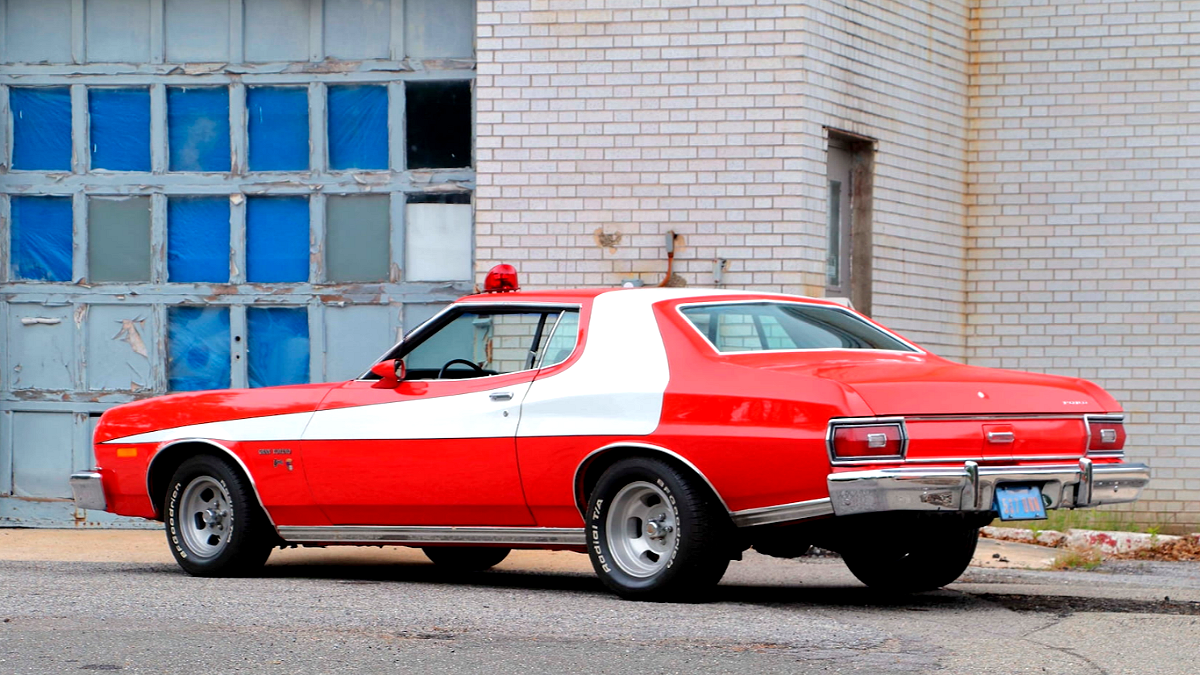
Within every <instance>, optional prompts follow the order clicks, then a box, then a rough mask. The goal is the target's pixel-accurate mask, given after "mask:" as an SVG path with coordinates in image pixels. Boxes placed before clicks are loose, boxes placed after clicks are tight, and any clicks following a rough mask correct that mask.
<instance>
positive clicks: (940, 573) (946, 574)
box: [842, 521, 979, 593]
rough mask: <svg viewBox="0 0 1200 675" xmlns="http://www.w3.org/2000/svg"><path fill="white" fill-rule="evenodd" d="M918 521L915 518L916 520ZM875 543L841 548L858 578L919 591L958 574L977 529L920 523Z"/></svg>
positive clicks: (966, 562)
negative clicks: (904, 531)
mask: <svg viewBox="0 0 1200 675" xmlns="http://www.w3.org/2000/svg"><path fill="white" fill-rule="evenodd" d="M918 522H919V521H918ZM906 529H909V530H910V532H909V533H907V534H905V533H903V532H902V533H900V534H898V535H897V536H895V537H893V538H889V539H885V540H884V541H880V542H877V544H876V545H871V546H860V547H855V548H853V549H850V550H844V551H842V560H843V561H845V563H846V566H847V567H849V568H850V572H852V573H853V574H854V576H856V577H858V580H859V581H861V582H863V583H864V584H866V585H867V586H870V587H871V588H873V589H876V590H881V591H884V592H888V593H920V592H922V591H932V590H934V589H936V588H941V587H942V586H945V585H947V584H949V583H951V582H953V581H954V580H955V579H958V578H959V577H960V576H962V573H963V572H964V571H966V569H967V566H968V565H970V564H971V558H972V556H974V555H975V545H976V544H977V543H978V541H979V528H978V527H971V526H969V525H965V524H963V523H959V522H945V523H939V522H924V523H921V524H920V525H914V526H912V527H911V528H906Z"/></svg>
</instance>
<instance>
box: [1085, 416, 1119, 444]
mask: <svg viewBox="0 0 1200 675" xmlns="http://www.w3.org/2000/svg"><path fill="white" fill-rule="evenodd" d="M1088 429H1089V430H1090V431H1091V432H1092V437H1091V438H1090V439H1088V450H1120V449H1121V448H1124V447H1125V423H1124V422H1102V421H1098V420H1091V421H1090V422H1089V423H1088Z"/></svg>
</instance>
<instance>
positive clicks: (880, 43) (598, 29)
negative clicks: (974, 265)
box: [476, 0, 967, 357]
mask: <svg viewBox="0 0 1200 675" xmlns="http://www.w3.org/2000/svg"><path fill="white" fill-rule="evenodd" d="M835 4H836V5H837V6H835ZM852 4H853V3H852ZM874 4H876V3H873V5H874ZM942 4H945V3H934V2H926V3H917V5H915V6H909V4H905V3H899V2H896V3H890V4H889V3H887V2H884V3H883V5H882V6H883V9H884V10H885V11H879V9H880V8H878V7H874V6H872V7H870V8H867V7H864V8H862V10H861V11H860V10H859V9H858V8H847V7H845V6H842V5H841V4H840V3H832V2H827V1H826V0H806V1H804V2H798V1H789V0H778V1H776V0H638V1H631V0H591V1H589V2H581V1H579V0H495V1H491V0H481V1H480V2H479V4H478V28H477V30H478V36H477V52H478V74H477V79H476V106H477V120H476V125H477V126H476V138H477V149H476V160H477V161H476V166H477V179H478V189H477V193H476V228H477V229H476V234H477V237H476V246H477V248H476V259H477V268H476V269H477V272H480V273H481V272H483V271H486V269H488V268H489V267H490V266H491V265H492V264H495V263H496V262H510V263H514V264H516V265H517V266H518V268H519V269H520V270H521V271H522V273H523V276H524V283H525V284H526V285H527V286H564V285H581V284H582V285H615V284H618V283H620V282H621V281H623V280H625V279H630V278H640V279H641V280H642V281H644V282H645V283H647V284H654V283H658V282H659V281H660V280H661V279H662V278H663V275H664V273H665V271H666V260H665V248H664V235H665V233H666V232H667V231H670V230H673V231H675V232H676V233H677V234H679V235H681V239H679V240H678V245H677V251H676V260H675V272H676V273H677V274H678V275H679V276H680V277H681V281H683V282H686V283H687V284H688V285H692V286H708V285H712V284H713V281H714V278H713V271H714V261H715V260H716V259H718V258H724V259H728V260H729V265H728V268H727V272H726V273H725V276H724V283H725V285H726V286H728V287H733V288H752V289H765V290H782V291H786V292H792V293H801V294H807V295H818V296H819V295H823V294H824V286H825V281H824V257H825V243H826V227H827V225H826V222H825V200H826V193H827V187H826V178H825V148H826V138H827V133H826V130H825V127H831V128H835V129H840V130H843V131H849V132H855V133H859V134H862V135H865V136H870V137H872V138H877V139H878V141H879V143H878V148H879V153H878V155H877V157H876V167H877V170H876V175H877V179H876V191H875V201H874V208H875V213H876V218H875V222H876V223H877V225H876V230H875V232H876V239H875V241H876V246H875V250H876V257H877V262H876V269H877V270H879V271H878V272H877V274H876V283H875V298H876V300H875V303H874V308H875V311H874V313H875V315H876V316H879V317H880V318H882V319H883V320H884V321H885V322H888V323H890V324H892V325H893V326H894V327H895V328H896V329H897V330H900V331H902V332H904V333H905V334H906V335H908V336H910V337H911V338H913V339H915V340H918V341H920V342H922V343H923V344H925V345H926V346H929V347H930V348H932V349H935V350H937V351H939V352H940V353H943V354H946V355H947V356H951V357H962V356H963V354H964V350H963V346H962V326H963V323H964V317H963V311H964V300H965V298H964V290H965V289H964V283H965V278H964V272H963V256H964V250H965V247H964V244H965V229H964V227H965V222H964V218H965V212H964V208H963V205H962V202H963V182H964V178H965V169H966V167H965V152H966V146H965V128H966V121H965V113H966V39H967V29H966V9H965V6H963V3H951V4H950V7H951V8H950V9H947V8H946V7H943V6H940V5H942ZM931 62H932V63H933V64H934V65H933V67H930V63H931Z"/></svg>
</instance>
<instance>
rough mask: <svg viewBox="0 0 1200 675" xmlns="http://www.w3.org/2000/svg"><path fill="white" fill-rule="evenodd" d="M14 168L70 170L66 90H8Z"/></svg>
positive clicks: (59, 88)
mask: <svg viewBox="0 0 1200 675" xmlns="http://www.w3.org/2000/svg"><path fill="white" fill-rule="evenodd" d="M8 96H9V108H10V109H11V110H12V118H13V150H12V153H13V156H12V168H14V169H29V170H33V171H70V170H71V91H70V89H68V88H67V87H46V88H21V87H14V88H12V89H10V90H9V92H8Z"/></svg>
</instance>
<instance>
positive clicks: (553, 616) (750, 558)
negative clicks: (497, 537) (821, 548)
mask: <svg viewBox="0 0 1200 675" xmlns="http://www.w3.org/2000/svg"><path fill="white" fill-rule="evenodd" d="M993 555H995V554H993ZM1006 556H1007V554H1000V557H1006ZM986 557H987V558H988V559H990V560H993V561H998V560H999V558H992V556H991V555H987V556H986ZM1197 663H1200V564H1197V563H1141V562H1114V563H1105V564H1104V565H1102V566H1101V568H1099V570H1097V571H1094V572H1078V571H1072V572H1049V571H1031V570H1022V569H1003V568H1002V569H988V568H982V567H973V568H971V569H970V570H968V572H967V574H966V575H964V577H963V578H962V579H961V580H960V581H959V582H958V583H955V584H953V585H951V586H950V587H949V588H947V589H944V590H940V591H936V592H933V593H927V594H922V595H919V596H914V597H911V598H903V599H895V598H889V597H886V596H881V595H880V594H878V593H875V592H873V591H871V590H869V589H866V588H864V587H863V586H862V585H861V584H859V583H858V582H857V581H856V580H855V579H854V578H853V577H852V576H851V575H850V574H849V572H847V571H846V569H845V567H844V566H843V565H842V564H841V561H840V560H838V559H836V558H804V559H800V560H778V559H774V558H767V557H764V556H760V555H757V554H754V553H752V552H751V553H748V554H747V555H746V558H745V560H744V561H741V562H735V563H733V565H731V567H730V570H729V573H728V574H727V575H726V577H725V580H724V581H723V582H722V585H721V586H720V587H719V589H718V590H717V593H716V594H715V596H714V597H713V599H712V600H711V601H709V602H705V603H696V604H665V603H664V604H656V603H639V602H629V601H624V600H621V599H619V598H617V597H615V596H613V595H611V594H609V593H608V592H607V591H605V590H604V589H603V588H602V587H601V585H600V582H599V581H598V580H597V579H596V577H595V576H594V575H593V574H592V573H591V570H590V566H589V565H588V562H587V558H586V557H585V556H583V555H579V554H573V553H547V552H532V551H528V552H515V553H513V554H512V555H511V556H510V557H509V559H508V560H506V561H505V562H504V563H502V564H501V565H500V566H499V567H498V568H497V569H496V570H494V571H491V572H486V573H481V574H475V575H461V576H448V575H445V574H442V573H441V572H439V571H438V570H437V569H436V568H434V567H433V566H432V565H431V564H429V563H428V562H427V561H425V559H424V557H423V556H422V555H421V554H420V552H418V551H414V550H410V549H401V548H387V549H324V550H303V549H300V550H288V551H282V552H277V553H276V554H275V555H273V556H272V560H271V562H270V563H269V564H268V566H267V568H266V569H265V570H264V574H263V576H262V577H260V578H248V579H199V578H194V577H189V576H187V575H186V574H184V573H183V572H182V571H180V570H179V568H178V567H176V566H175V565H174V563H173V562H171V560H170V554H169V552H168V551H167V548H166V544H165V541H164V540H163V537H162V534H161V533H159V532H132V533H131V532H125V533H104V532H58V533H47V532H46V531H32V530H0V673H2V674H7V673H39V674H40V673H67V672H78V671H113V672H115V671H122V672H128V673H185V672H186V673H265V674H270V675H274V674H284V673H332V672H338V673H382V672H412V673H485V672H486V673H500V674H504V673H520V674H522V675H526V674H529V673H550V672H553V673H561V672H570V671H579V672H598V673H684V672H688V673H691V672H720V673H742V672H746V673H751V672H753V673H777V672H780V673H782V672H788V673H808V672H835V673H926V672H949V673H988V674H989V675H996V674H1007V673H1063V674H1075V673H1108V674H1114V675H1115V674H1117V673H1131V674H1134V673H1136V674H1138V675H1143V674H1144V675H1155V674H1165V673H1171V674H1175V673H1178V674H1181V675H1183V674H1187V675H1191V674H1193V673H1196V672H1198V667H1197V665H1196V664H1197Z"/></svg>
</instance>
